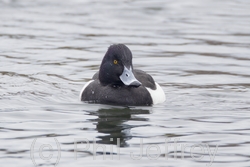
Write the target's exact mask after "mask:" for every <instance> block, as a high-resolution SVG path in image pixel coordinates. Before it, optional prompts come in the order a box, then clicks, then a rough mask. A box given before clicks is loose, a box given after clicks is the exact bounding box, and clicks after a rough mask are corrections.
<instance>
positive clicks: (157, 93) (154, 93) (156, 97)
mask: <svg viewBox="0 0 250 167" xmlns="http://www.w3.org/2000/svg"><path fill="white" fill-rule="evenodd" d="M155 85H156V89H155V90H153V89H150V88H147V87H146V89H147V90H148V92H149V94H150V95H151V97H152V100H153V104H158V103H163V102H164V101H165V100H166V96H165V93H164V91H163V89H162V88H161V87H160V85H159V84H158V83H156V82H155Z"/></svg>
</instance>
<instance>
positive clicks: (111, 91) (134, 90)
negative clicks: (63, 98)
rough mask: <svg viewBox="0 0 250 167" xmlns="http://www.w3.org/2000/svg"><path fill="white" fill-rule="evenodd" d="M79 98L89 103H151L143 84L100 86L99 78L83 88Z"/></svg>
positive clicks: (132, 104) (135, 104) (138, 104)
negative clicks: (136, 85)
mask: <svg viewBox="0 0 250 167" xmlns="http://www.w3.org/2000/svg"><path fill="white" fill-rule="evenodd" d="M81 100H82V101H87V102H90V103H100V104H111V105H126V106H149V105H152V103H153V101H152V98H151V96H150V94H149V92H148V91H147V89H146V88H145V87H144V86H140V87H129V86H112V85H107V86H102V85H101V84H100V82H99V80H94V81H93V82H91V83H90V84H89V85H88V86H87V87H86V88H85V90H84V91H83V93H82V95H81Z"/></svg>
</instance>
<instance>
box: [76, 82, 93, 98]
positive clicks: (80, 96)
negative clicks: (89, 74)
mask: <svg viewBox="0 0 250 167" xmlns="http://www.w3.org/2000/svg"><path fill="white" fill-rule="evenodd" d="M93 81H94V80H90V81H89V82H87V83H86V84H85V85H84V86H83V88H82V90H81V92H80V95H79V99H80V101H81V99H82V93H83V91H84V90H85V88H86V87H87V86H88V85H89V84H90V83H91V82H93Z"/></svg>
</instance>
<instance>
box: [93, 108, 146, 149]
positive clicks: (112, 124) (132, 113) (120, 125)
mask: <svg viewBox="0 0 250 167" xmlns="http://www.w3.org/2000/svg"><path fill="white" fill-rule="evenodd" d="M149 113H150V112H149V110H146V109H133V108H111V109H100V110H98V111H97V112H94V113H92V114H93V115H96V116H98V119H97V120H96V119H95V120H94V121H97V125H96V129H97V131H98V132H99V133H104V134H106V135H104V136H103V135H101V136H97V138H99V139H100V140H99V141H97V143H102V144H114V145H117V142H118V143H119V140H120V147H127V146H128V144H127V143H126V142H127V141H128V140H130V139H131V138H132V135H131V133H130V130H131V129H132V128H134V127H138V125H130V124H127V123H126V122H127V121H130V120H135V121H148V119H147V118H139V117H136V115H140V114H149ZM139 126H146V124H143V125H139Z"/></svg>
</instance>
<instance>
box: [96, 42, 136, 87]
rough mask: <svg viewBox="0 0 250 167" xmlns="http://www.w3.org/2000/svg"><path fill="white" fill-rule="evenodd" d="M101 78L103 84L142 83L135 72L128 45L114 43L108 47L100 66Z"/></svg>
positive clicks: (130, 84) (133, 84) (131, 84)
mask: <svg viewBox="0 0 250 167" xmlns="http://www.w3.org/2000/svg"><path fill="white" fill-rule="evenodd" d="M99 80H100V82H101V84H103V85H108V84H111V85H127V86H136V87H138V86H140V85H141V83H140V82H139V81H138V80H137V79H136V78H135V76H134V74H133V65H132V53H131V51H130V50H129V48H128V47H127V46H126V45H124V44H114V45H111V46H110V47H109V48H108V51H107V52H106V54H105V56H104V58H103V60H102V64H101V66H100V70H99Z"/></svg>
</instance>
